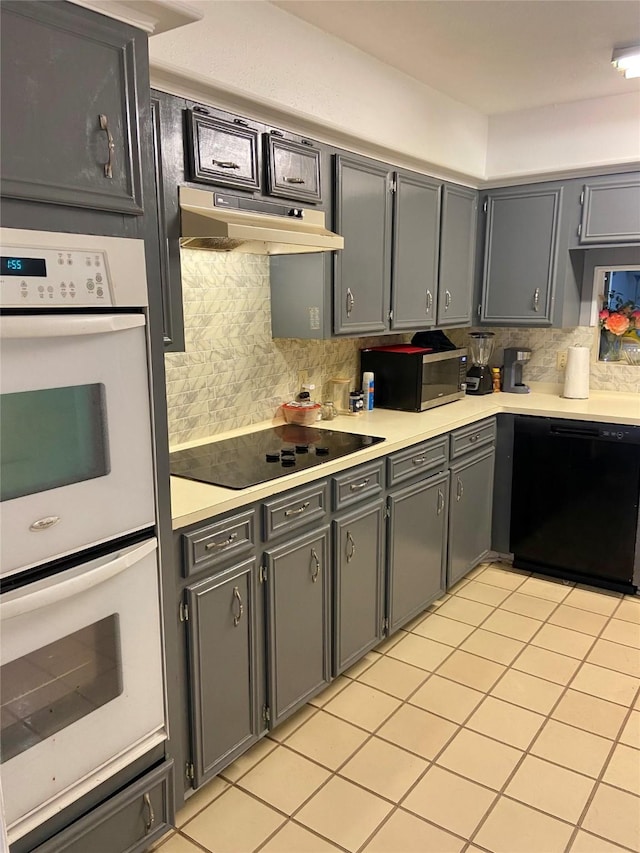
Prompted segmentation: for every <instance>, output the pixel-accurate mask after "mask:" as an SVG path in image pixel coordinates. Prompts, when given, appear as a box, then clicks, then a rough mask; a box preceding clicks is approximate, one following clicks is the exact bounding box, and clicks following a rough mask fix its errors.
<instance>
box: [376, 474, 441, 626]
mask: <svg viewBox="0 0 640 853" xmlns="http://www.w3.org/2000/svg"><path fill="white" fill-rule="evenodd" d="M448 485H449V473H448V472H446V473H443V474H438V475H437V476H435V477H431V478H430V479H428V480H425V481H422V482H420V483H415V484H414V485H412V486H408V487H407V488H404V489H399V490H398V491H396V492H392V493H391V494H390V495H389V510H390V516H389V528H388V529H389V538H388V554H389V559H388V579H387V583H388V592H387V608H388V619H389V634H392V633H393V632H394V631H396V630H397V629H398V628H400V627H401V626H402V625H404V623H405V622H408V621H409V620H410V619H412V618H413V617H414V616H415V615H416V614H417V613H420V612H421V611H422V610H424V609H425V608H426V607H427V606H428V605H429V604H430V603H431V602H432V601H433V600H434V599H436V598H437V597H438V596H439V595H440V594H441V593H443V592H444V582H445V575H444V570H445V552H446V551H445V549H446V535H447V495H448Z"/></svg>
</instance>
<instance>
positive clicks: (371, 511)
mask: <svg viewBox="0 0 640 853" xmlns="http://www.w3.org/2000/svg"><path fill="white" fill-rule="evenodd" d="M383 525H384V522H383V503H382V501H381V500H380V501H376V502H375V503H374V504H368V505H365V506H363V507H360V508H359V509H357V510H354V511H353V512H351V513H349V515H345V516H342V517H341V518H339V519H337V520H336V521H334V522H333V543H334V549H335V553H334V567H335V575H334V587H333V617H334V618H333V638H334V642H333V674H334V675H338V674H339V673H341V672H342V671H343V670H345V669H347V667H349V666H351V664H352V663H355V662H356V661H357V660H358V658H360V657H362V655H363V654H364V653H365V652H368V651H369V649H371V648H373V646H375V645H376V644H377V643H378V642H379V641H380V640H381V639H382V580H383V572H384V553H383V533H384V530H383Z"/></svg>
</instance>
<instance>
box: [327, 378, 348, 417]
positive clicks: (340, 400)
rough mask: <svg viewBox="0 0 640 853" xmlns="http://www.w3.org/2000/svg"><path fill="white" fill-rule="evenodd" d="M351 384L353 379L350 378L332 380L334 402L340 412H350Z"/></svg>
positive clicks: (343, 413) (342, 413)
mask: <svg viewBox="0 0 640 853" xmlns="http://www.w3.org/2000/svg"><path fill="white" fill-rule="evenodd" d="M350 385H351V380H349V379H342V378H337V379H332V380H331V386H332V389H333V403H334V406H335V408H336V412H337V413H338V414H341V415H345V414H348V413H349V386H350Z"/></svg>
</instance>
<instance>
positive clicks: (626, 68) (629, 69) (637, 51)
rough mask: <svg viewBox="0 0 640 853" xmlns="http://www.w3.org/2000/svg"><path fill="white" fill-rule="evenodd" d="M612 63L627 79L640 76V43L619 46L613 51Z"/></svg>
mask: <svg viewBox="0 0 640 853" xmlns="http://www.w3.org/2000/svg"><path fill="white" fill-rule="evenodd" d="M611 64H612V65H613V67H614V68H616V69H617V70H618V71H619V72H620V73H621V74H624V76H625V77H626V78H627V79H631V78H632V77H640V45H636V46H634V47H622V48H617V49H616V50H614V51H613V56H612V57H611Z"/></svg>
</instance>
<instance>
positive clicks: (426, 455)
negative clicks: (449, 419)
mask: <svg viewBox="0 0 640 853" xmlns="http://www.w3.org/2000/svg"><path fill="white" fill-rule="evenodd" d="M448 461H449V437H448V435H440V436H438V437H437V438H432V439H430V440H429V441H423V442H421V443H420V444H414V445H412V446H411V447H408V448H407V449H406V450H400V451H399V452H398V453H392V454H391V456H389V457H388V458H387V482H388V485H389V487H391V486H395V485H396V483H402V482H404V481H405V480H409V479H412V478H413V477H416V476H417V475H419V474H422V473H423V472H424V471H431V472H433V473H435V472H436V471H440V470H442V469H443V468H445V467H446V465H447V462H448Z"/></svg>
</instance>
